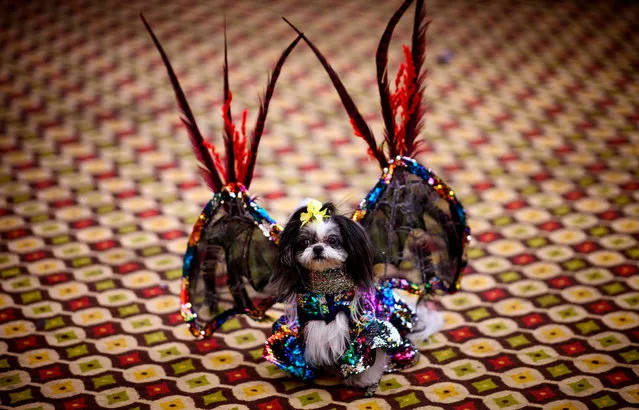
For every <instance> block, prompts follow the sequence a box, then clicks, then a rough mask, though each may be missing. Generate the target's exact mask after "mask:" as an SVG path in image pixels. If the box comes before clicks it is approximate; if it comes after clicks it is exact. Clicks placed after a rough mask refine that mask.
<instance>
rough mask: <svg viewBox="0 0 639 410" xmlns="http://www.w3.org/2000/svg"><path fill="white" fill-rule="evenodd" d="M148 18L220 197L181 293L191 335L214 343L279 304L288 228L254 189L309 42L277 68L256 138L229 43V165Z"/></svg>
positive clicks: (198, 236)
mask: <svg viewBox="0 0 639 410" xmlns="http://www.w3.org/2000/svg"><path fill="white" fill-rule="evenodd" d="M141 17H142V21H143V22H144V25H145V26H146V28H147V30H148V31H149V34H150V35H151V38H152V39H153V42H154V43H155V46H156V47H157V49H158V51H159V53H160V56H161V57H162V60H163V61H164V65H165V66H166V70H167V73H168V75H169V79H170V80H171V85H172V86H173V90H174V91H175V96H176V98H177V102H178V105H179V107H180V110H181V111H182V118H181V119H182V122H183V123H184V125H185V127H186V129H187V131H188V132H189V137H190V139H191V144H192V145H193V152H194V154H195V157H196V159H197V162H198V169H199V171H200V174H201V175H202V178H203V179H204V181H205V182H206V184H207V185H208V186H209V188H211V190H212V191H213V192H214V194H213V198H212V199H211V200H210V201H209V203H208V204H207V205H206V207H205V208H204V210H203V211H202V213H201V214H200V216H199V218H198V220H197V222H196V223H195V225H194V226H193V231H192V232H191V236H190V238H189V242H188V247H187V250H186V254H185V255H184V265H183V275H182V288H181V292H180V299H181V312H182V316H183V317H184V319H185V321H186V322H187V323H189V325H190V329H191V332H192V333H193V334H194V335H195V336H197V337H208V336H210V335H211V334H212V333H213V332H214V331H215V330H216V329H217V328H218V327H220V326H221V325H222V324H223V323H224V322H225V321H226V320H227V319H228V318H230V317H232V316H233V315H235V314H238V313H245V314H248V315H249V316H251V317H252V318H254V319H258V320H259V319H263V318H264V317H265V311H266V310H267V309H268V308H269V307H271V306H272V305H273V303H274V299H272V298H268V297H265V296H264V295H263V294H261V291H262V290H263V289H264V287H265V286H266V284H267V283H268V281H269V279H270V276H271V272H272V267H273V260H274V258H275V255H276V243H277V240H278V235H279V232H280V231H281V228H280V227H279V226H278V225H277V224H276V223H275V221H273V219H271V217H269V215H268V213H267V212H266V211H265V210H264V209H262V208H261V207H260V206H259V205H257V203H256V202H255V200H254V199H253V198H252V197H251V196H250V195H249V193H248V190H247V189H248V187H249V185H250V183H251V179H252V177H253V171H254V168H255V163H256V158H257V151H258V146H259V143H260V139H261V137H262V134H263V132H264V124H265V121H266V116H267V113H268V107H269V103H270V101H271V97H272V96H273V92H274V90H275V84H276V82H277V79H278V77H279V74H280V71H281V69H282V67H283V65H284V62H285V61H286V59H287V57H288V56H289V54H290V53H291V51H292V50H293V48H295V46H296V45H297V43H298V42H299V41H300V39H301V36H300V35H298V36H297V38H296V39H295V40H294V41H293V42H291V44H290V45H289V46H288V47H287V48H286V49H285V50H284V52H283V53H282V54H281V55H280V58H279V59H278V61H277V62H276V64H275V66H274V68H273V71H272V73H271V77H270V79H269V82H268V84H267V87H266V92H265V93H264V97H263V98H262V99H261V104H260V107H259V112H258V114H257V118H256V122H255V126H254V128H253V132H252V133H251V135H250V136H248V135H247V134H246V118H247V113H246V111H244V112H243V114H242V122H241V124H235V123H234V122H233V118H232V116H231V101H232V94H231V90H230V87H229V79H228V62H227V53H226V37H225V41H224V69H223V75H224V100H225V102H224V106H223V107H222V118H223V119H224V133H223V141H224V147H225V151H226V158H225V159H226V161H225V162H222V159H221V158H220V155H219V154H218V153H217V151H216V149H215V145H214V144H212V143H210V142H208V141H206V140H205V139H204V137H203V136H202V134H201V133H200V131H199V129H198V127H197V124H196V122H195V117H194V116H193V113H192V111H191V109H190V107H189V104H188V102H187V100H186V96H185V95H184V92H183V90H182V87H181V86H180V83H179V81H178V79H177V76H176V75H175V72H174V71H173V68H172V67H171V63H170V62H169V59H168V57H167V55H166V53H165V52H164V50H163V48H162V46H161V45H160V42H159V41H158V39H157V38H156V36H155V34H154V33H153V31H152V30H151V27H150V26H149V24H148V23H147V22H146V20H145V19H144V17H143V16H141Z"/></svg>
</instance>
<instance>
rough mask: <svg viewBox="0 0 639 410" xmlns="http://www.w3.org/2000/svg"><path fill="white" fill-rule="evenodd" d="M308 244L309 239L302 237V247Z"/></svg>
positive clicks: (309, 242)
mask: <svg viewBox="0 0 639 410" xmlns="http://www.w3.org/2000/svg"><path fill="white" fill-rule="evenodd" d="M310 244H311V241H309V240H308V239H304V240H303V241H302V248H306V247H308V245H310Z"/></svg>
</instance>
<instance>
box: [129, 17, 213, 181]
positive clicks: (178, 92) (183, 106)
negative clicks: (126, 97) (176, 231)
mask: <svg viewBox="0 0 639 410" xmlns="http://www.w3.org/2000/svg"><path fill="white" fill-rule="evenodd" d="M140 18H141V19H142V22H143V23H144V26H145V27H146V29H147V30H148V32H149V34H150V35H151V38H152V39H153V43H154V44H155V46H156V48H157V49H158V52H159V53H160V56H161V57H162V61H164V65H165V66H166V71H167V73H168V74H169V79H170V80H171V85H172V86H173V91H174V92H175V98H176V99H177V102H178V105H179V107H180V111H181V112H182V116H181V120H182V123H184V126H185V127H186V129H187V131H188V133H189V138H190V139H191V144H192V145H193V153H194V154H195V158H196V159H197V161H198V170H199V172H200V175H202V178H203V179H204V182H205V183H206V185H207V186H208V187H209V188H210V189H211V190H212V191H213V192H219V191H220V190H221V189H222V187H223V186H224V182H223V181H222V179H221V178H220V175H219V173H218V170H217V168H216V166H215V162H214V161H213V158H212V157H211V153H210V152H209V149H208V146H207V143H206V141H205V140H204V137H202V134H201V133H200V130H199V128H198V126H197V123H196V122H195V117H194V116H193V113H192V112H191V108H190V107H189V103H188V102H187V101H186V97H185V95H184V91H182V87H181V86H180V82H179V81H178V78H177V76H176V75H175V71H173V67H172V66H171V63H170V62H169V58H168V57H167V55H166V53H165V52H164V49H163V48H162V45H160V42H159V40H158V39H157V37H156V36H155V34H154V33H153V30H151V26H149V23H148V22H147V21H146V19H145V18H144V16H143V15H142V14H140Z"/></svg>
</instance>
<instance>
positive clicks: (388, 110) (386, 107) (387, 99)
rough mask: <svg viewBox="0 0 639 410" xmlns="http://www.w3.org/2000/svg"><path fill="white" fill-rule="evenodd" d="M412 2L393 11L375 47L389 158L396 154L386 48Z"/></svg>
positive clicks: (408, 0)
mask: <svg viewBox="0 0 639 410" xmlns="http://www.w3.org/2000/svg"><path fill="white" fill-rule="evenodd" d="M412 2H413V0H405V1H404V3H402V5H401V6H400V7H399V9H397V11H395V13H394V14H393V16H392V17H391V18H390V20H389V21H388V24H387V25H386V29H385V30H384V34H383V35H382V38H381V39H380V40H379V45H378V46H377V52H376V53H375V65H376V67H377V87H378V88H379V100H380V103H381V106H382V117H383V119H384V125H385V128H386V130H385V132H384V140H385V141H386V144H387V145H388V149H389V151H390V152H389V156H390V157H391V158H392V157H394V156H395V155H397V153H396V152H395V151H394V150H395V145H396V144H395V138H396V130H395V118H394V115H393V107H392V101H391V93H390V90H389V85H388V47H389V45H390V42H391V37H392V36H393V31H394V30H395V26H396V25H397V23H398V22H399V20H400V19H401V18H402V16H403V15H404V13H405V12H406V9H408V7H409V6H410V4H411V3H412Z"/></svg>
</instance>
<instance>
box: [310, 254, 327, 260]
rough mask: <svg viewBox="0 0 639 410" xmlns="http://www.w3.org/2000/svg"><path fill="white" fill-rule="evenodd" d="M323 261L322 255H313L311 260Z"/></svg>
mask: <svg viewBox="0 0 639 410" xmlns="http://www.w3.org/2000/svg"><path fill="white" fill-rule="evenodd" d="M324 259H326V258H325V257H324V255H314V256H313V260H314V261H323V260H324Z"/></svg>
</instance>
